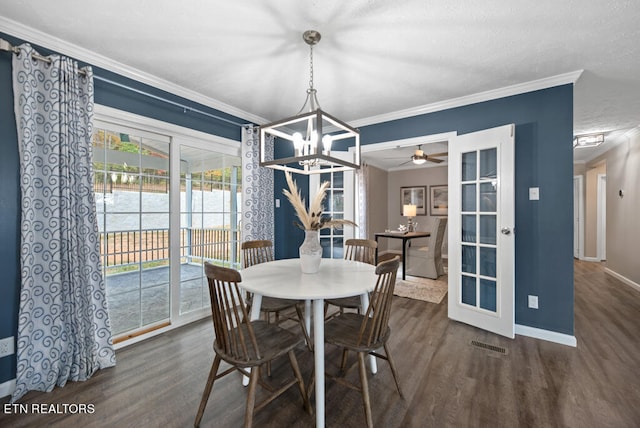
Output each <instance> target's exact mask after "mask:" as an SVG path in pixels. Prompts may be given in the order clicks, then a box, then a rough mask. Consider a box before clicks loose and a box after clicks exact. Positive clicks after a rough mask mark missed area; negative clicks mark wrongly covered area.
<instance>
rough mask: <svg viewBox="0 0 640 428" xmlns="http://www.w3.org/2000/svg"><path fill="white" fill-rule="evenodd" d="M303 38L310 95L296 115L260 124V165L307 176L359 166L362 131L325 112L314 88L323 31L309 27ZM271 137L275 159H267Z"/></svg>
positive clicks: (308, 92)
mask: <svg viewBox="0 0 640 428" xmlns="http://www.w3.org/2000/svg"><path fill="white" fill-rule="evenodd" d="M302 37H303V39H304V41H305V42H306V43H307V44H308V45H309V63H310V66H309V88H308V89H307V98H306V100H305V103H304V105H303V106H302V109H301V110H300V111H299V112H298V114H297V115H295V116H292V117H288V118H285V119H281V120H278V121H275V122H271V123H268V124H266V125H262V126H261V127H260V165H261V166H264V167H267V168H273V169H279V170H283V171H289V172H292V173H298V174H306V175H309V174H319V173H324V172H337V171H347V170H353V169H358V168H360V131H358V130H357V129H356V128H353V127H352V126H350V125H348V124H347V123H345V122H343V121H342V120H340V119H338V118H336V117H334V116H332V115H330V114H328V113H327V112H325V111H322V109H321V108H320V104H319V103H318V99H317V96H316V90H315V88H314V87H313V46H314V45H315V44H317V43H318V42H319V41H320V38H321V36H320V33H319V32H317V31H315V30H308V31H305V32H304V34H303V36H302ZM270 137H274V159H273V160H267V159H266V150H265V144H266V141H268V139H269V138H270ZM283 153H284V154H285V155H284V156H281V157H277V156H279V154H283Z"/></svg>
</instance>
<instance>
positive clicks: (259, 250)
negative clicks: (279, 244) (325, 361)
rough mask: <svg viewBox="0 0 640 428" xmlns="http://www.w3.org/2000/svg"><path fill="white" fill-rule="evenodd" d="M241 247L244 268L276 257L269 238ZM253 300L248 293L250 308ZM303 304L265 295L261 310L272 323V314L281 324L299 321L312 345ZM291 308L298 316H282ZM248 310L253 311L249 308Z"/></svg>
mask: <svg viewBox="0 0 640 428" xmlns="http://www.w3.org/2000/svg"><path fill="white" fill-rule="evenodd" d="M240 248H241V250H242V266H243V267H244V268H247V267H249V266H253V265H257V264H259V263H266V262H271V261H273V259H274V257H273V243H272V242H271V241H270V240H268V239H260V240H253V241H245V242H243V243H242V245H241V247H240ZM252 300H253V296H252V295H248V296H247V303H248V307H249V308H251V303H252ZM303 304H304V302H303V301H301V300H292V299H278V298H276V297H269V296H263V297H262V304H261V305H260V312H261V313H263V314H264V315H265V319H266V321H267V323H271V314H273V315H274V318H275V323H276V324H279V323H280V322H281V321H284V320H286V319H291V320H293V321H296V322H298V324H300V328H301V329H302V333H303V334H304V336H305V339H306V341H307V345H308V346H309V347H311V339H310V338H309V334H308V332H307V328H306V327H305V325H304V316H303V314H302V309H301V306H302V305H303ZM289 309H295V311H296V315H297V318H294V317H281V313H282V312H284V311H287V310H289ZM248 312H251V311H250V310H248ZM267 374H269V375H270V374H271V368H270V365H267Z"/></svg>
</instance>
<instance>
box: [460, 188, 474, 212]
mask: <svg viewBox="0 0 640 428" xmlns="http://www.w3.org/2000/svg"><path fill="white" fill-rule="evenodd" d="M475 210H476V185H475V184H463V185H462V211H464V212H473V211H475Z"/></svg>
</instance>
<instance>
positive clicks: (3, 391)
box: [0, 379, 16, 398]
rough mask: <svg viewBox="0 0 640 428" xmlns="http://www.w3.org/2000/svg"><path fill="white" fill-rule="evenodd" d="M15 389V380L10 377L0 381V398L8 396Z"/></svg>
mask: <svg viewBox="0 0 640 428" xmlns="http://www.w3.org/2000/svg"><path fill="white" fill-rule="evenodd" d="M15 390H16V380H15V379H11V380H8V381H6V382H4V383H0V398H4V397H8V396H9V395H11V394H13V391H15Z"/></svg>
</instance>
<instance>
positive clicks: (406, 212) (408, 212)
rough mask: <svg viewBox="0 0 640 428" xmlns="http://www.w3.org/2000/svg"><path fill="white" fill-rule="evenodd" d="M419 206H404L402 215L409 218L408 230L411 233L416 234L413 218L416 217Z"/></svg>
mask: <svg viewBox="0 0 640 428" xmlns="http://www.w3.org/2000/svg"><path fill="white" fill-rule="evenodd" d="M416 210H417V206H415V205H403V206H402V215H403V216H405V217H408V219H409V221H408V222H407V230H408V231H409V232H414V225H413V220H412V217H415V216H416Z"/></svg>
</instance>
